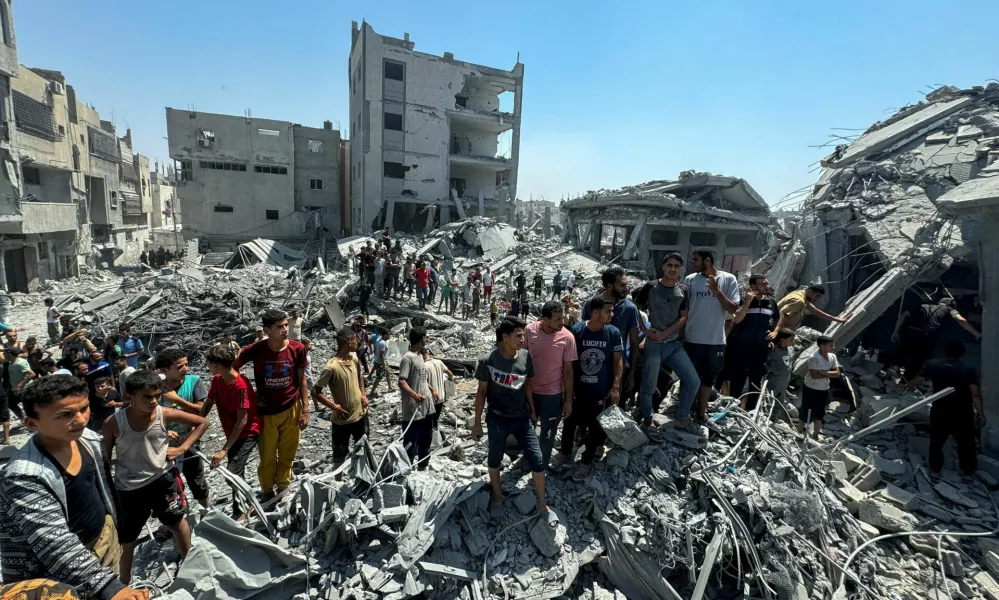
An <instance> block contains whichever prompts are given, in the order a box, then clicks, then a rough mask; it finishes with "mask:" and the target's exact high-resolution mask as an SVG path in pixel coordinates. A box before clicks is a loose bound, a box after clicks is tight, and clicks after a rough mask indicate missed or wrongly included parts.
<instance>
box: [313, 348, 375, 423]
mask: <svg viewBox="0 0 999 600" xmlns="http://www.w3.org/2000/svg"><path fill="white" fill-rule="evenodd" d="M358 370H359V367H358V360H357V356H355V355H353V354H351V355H350V364H347V363H345V362H343V361H341V360H340V359H339V358H336V357H333V358H332V359H330V361H329V362H328V363H326V366H325V367H323V372H322V373H320V374H319V379H318V380H316V387H319V388H323V387H329V390H330V396H331V397H332V399H333V401H334V402H336V403H337V404H339V405H340V406H342V407H343V409H344V410H345V411H347V414H346V415H344V414H343V413H341V412H339V411H335V410H334V411H333V414H331V415H330V421H332V422H333V424H334V425H347V424H349V423H354V422H356V421H358V420H359V419H360V418H361V417H363V416H364V407H363V406H362V405H361V385H360V383H358V381H357V374H358Z"/></svg>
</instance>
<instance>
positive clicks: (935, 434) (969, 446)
mask: <svg viewBox="0 0 999 600" xmlns="http://www.w3.org/2000/svg"><path fill="white" fill-rule="evenodd" d="M944 352H945V354H946V356H945V357H944V358H935V359H932V360H929V361H927V362H926V364H924V365H923V370H922V371H921V372H920V374H919V375H918V376H916V377H915V378H913V380H912V381H911V382H910V384H909V385H910V387H916V386H917V385H919V383H920V382H921V381H922V380H923V379H924V378H928V379H929V380H930V381H932V382H933V391H934V392H939V391H940V390H943V389H946V388H949V387H952V388H954V392H953V393H951V394H950V395H948V396H944V397H943V398H940V399H939V400H936V401H934V402H933V407H932V408H931V409H930V475H931V476H932V477H933V479H934V481H935V480H936V479H937V478H939V477H940V471H942V470H943V465H944V455H943V447H944V443H945V442H946V441H947V438H949V437H951V436H954V441H955V442H957V458H958V464H959V465H960V467H961V473H962V474H963V475H964V477H965V478H971V477H973V476H974V474H975V471H977V470H978V451H977V450H976V449H975V437H976V436H975V427H976V426H977V427H985V408H984V406H983V405H982V392H981V388H980V387H979V383H978V373H976V372H975V369H974V367H972V366H971V365H969V364H968V363H966V362H964V361H963V360H961V358H962V357H963V356H964V344H962V343H961V342H951V343H950V344H947V347H946V348H945V349H944ZM976 412H977V413H978V416H977V418H976V417H975V413H976Z"/></svg>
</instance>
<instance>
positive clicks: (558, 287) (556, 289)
mask: <svg viewBox="0 0 999 600" xmlns="http://www.w3.org/2000/svg"><path fill="white" fill-rule="evenodd" d="M552 298H554V299H556V300H560V299H561V298H562V269H559V270H558V271H557V272H556V273H555V276H554V277H552Z"/></svg>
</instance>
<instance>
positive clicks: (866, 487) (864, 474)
mask: <svg viewBox="0 0 999 600" xmlns="http://www.w3.org/2000/svg"><path fill="white" fill-rule="evenodd" d="M850 483H852V484H853V486H854V487H855V488H857V489H858V490H860V491H862V492H869V491H871V490H873V489H874V488H875V487H876V486H877V485H878V484H879V483H881V472H880V471H878V470H877V469H875V468H874V467H871V466H867V467H864V468H862V469H858V470H857V472H856V473H854V474H853V479H851V480H850Z"/></svg>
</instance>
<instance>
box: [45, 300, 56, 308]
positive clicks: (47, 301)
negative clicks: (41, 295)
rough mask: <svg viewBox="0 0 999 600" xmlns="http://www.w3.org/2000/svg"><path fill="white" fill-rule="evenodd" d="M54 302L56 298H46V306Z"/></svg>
mask: <svg viewBox="0 0 999 600" xmlns="http://www.w3.org/2000/svg"><path fill="white" fill-rule="evenodd" d="M53 304H55V300H53V299H52V298H46V299H45V306H52V305H53Z"/></svg>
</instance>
